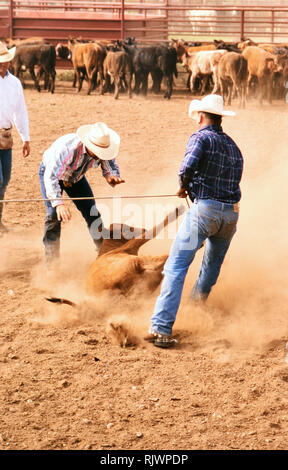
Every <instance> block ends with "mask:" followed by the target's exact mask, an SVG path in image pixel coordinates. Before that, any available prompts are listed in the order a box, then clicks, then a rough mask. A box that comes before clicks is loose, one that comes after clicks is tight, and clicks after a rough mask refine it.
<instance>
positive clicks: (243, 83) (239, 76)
mask: <svg viewBox="0 0 288 470" xmlns="http://www.w3.org/2000/svg"><path fill="white" fill-rule="evenodd" d="M217 75H218V80H219V83H220V91H221V95H222V96H223V99H224V102H226V100H225V98H226V92H228V97H227V104H228V105H230V104H231V99H232V93H233V89H234V91H237V93H238V96H239V99H240V103H239V106H240V107H241V108H245V105H246V89H247V78H248V70H247V60H246V59H245V58H244V57H243V56H242V55H241V54H239V53H238V52H227V54H225V55H223V56H222V57H221V59H220V60H219V63H218V68H217Z"/></svg>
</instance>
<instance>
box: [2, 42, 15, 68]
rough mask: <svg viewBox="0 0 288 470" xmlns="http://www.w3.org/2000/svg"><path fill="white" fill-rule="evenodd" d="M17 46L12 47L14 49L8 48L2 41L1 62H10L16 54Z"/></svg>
mask: <svg viewBox="0 0 288 470" xmlns="http://www.w3.org/2000/svg"><path fill="white" fill-rule="evenodd" d="M15 51H16V47H12V49H7V47H6V46H5V44H3V42H1V41H0V64H2V63H4V62H10V61H11V60H12V59H13V58H14V55H15Z"/></svg>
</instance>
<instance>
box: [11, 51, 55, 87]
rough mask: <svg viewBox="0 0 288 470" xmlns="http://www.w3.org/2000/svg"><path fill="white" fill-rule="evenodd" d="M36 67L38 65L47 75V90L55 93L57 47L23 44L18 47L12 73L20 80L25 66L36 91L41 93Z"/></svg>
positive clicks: (12, 64)
mask: <svg viewBox="0 0 288 470" xmlns="http://www.w3.org/2000/svg"><path fill="white" fill-rule="evenodd" d="M35 65H38V66H39V67H40V70H41V72H44V73H45V88H48V90H49V91H51V93H54V89H55V76H56V71H55V65H56V52H55V47H54V46H52V45H51V44H35V45H27V44H23V45H20V46H18V47H16V52H15V56H14V59H13V60H12V62H11V70H12V72H14V73H15V75H16V77H18V78H19V74H20V70H21V67H23V66H24V67H25V68H26V69H28V70H29V72H30V75H31V77H32V79H33V81H34V84H35V87H36V89H37V90H38V91H40V85H39V81H38V78H37V77H36V75H35V72H34V67H35Z"/></svg>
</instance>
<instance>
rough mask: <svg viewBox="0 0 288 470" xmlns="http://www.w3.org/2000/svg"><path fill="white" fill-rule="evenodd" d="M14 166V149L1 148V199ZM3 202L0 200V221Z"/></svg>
mask: <svg viewBox="0 0 288 470" xmlns="http://www.w3.org/2000/svg"><path fill="white" fill-rule="evenodd" d="M11 168H12V150H11V149H8V150H0V200H3V199H4V195H5V192H6V189H7V186H8V183H9V181H10V177H11ZM2 212H3V203H1V202H0V223H1V220H2Z"/></svg>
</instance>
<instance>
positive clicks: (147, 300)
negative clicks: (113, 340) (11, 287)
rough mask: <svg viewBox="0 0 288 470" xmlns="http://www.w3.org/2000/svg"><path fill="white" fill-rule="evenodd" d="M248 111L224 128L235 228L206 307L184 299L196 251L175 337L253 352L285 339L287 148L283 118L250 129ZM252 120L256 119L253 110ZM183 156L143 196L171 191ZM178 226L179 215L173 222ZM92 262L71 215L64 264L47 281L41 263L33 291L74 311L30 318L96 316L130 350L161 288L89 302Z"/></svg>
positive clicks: (154, 246) (152, 249) (161, 243)
mask: <svg viewBox="0 0 288 470" xmlns="http://www.w3.org/2000/svg"><path fill="white" fill-rule="evenodd" d="M247 113H248V111H241V112H239V116H238V118H237V120H236V118H235V120H234V121H233V120H232V119H231V120H229V121H228V120H227V121H224V123H223V127H224V130H225V131H226V132H227V133H228V134H230V135H231V136H232V137H233V138H234V140H235V141H236V142H237V144H238V145H239V147H240V148H241V150H242V152H243V156H244V160H245V168H244V174H243V179H242V184H241V189H242V199H241V203H240V218H239V223H238V230H237V233H236V235H235V237H234V239H233V241H232V244H231V247H230V250H229V251H228V254H227V256H226V259H225V261H224V264H223V266H222V270H221V273H220V277H219V280H218V282H217V284H216V286H215V287H214V289H213V291H212V293H211V295H210V297H209V299H208V301H207V302H206V304H205V305H196V304H191V303H189V302H188V294H189V292H190V289H191V288H192V286H193V284H194V282H195V280H196V278H197V275H198V271H199V267H200V263H201V259H202V255H203V250H200V251H199V252H198V253H197V255H196V257H195V260H194V262H193V263H192V265H191V267H190V270H189V273H188V275H187V278H186V281H185V286H184V291H183V297H182V303H181V306H180V311H179V313H178V316H177V320H176V323H175V331H176V332H179V331H180V332H181V331H185V334H188V336H189V335H190V337H191V338H192V337H197V338H200V339H201V338H203V341H206V340H207V337H208V338H210V337H211V338H214V339H217V338H218V339H219V338H225V339H226V340H228V341H229V342H231V344H233V345H235V347H238V348H244V349H245V348H248V349H251V348H252V349H254V348H256V349H257V348H260V347H261V346H262V344H263V343H264V342H266V341H269V340H272V339H273V338H275V337H279V336H285V335H286V334H287V332H288V331H287V329H288V328H287V321H286V318H287V310H288V307H287V305H288V302H287V300H288V291H287V281H288V271H287V234H288V220H287V208H286V204H287V196H288V190H287V181H286V180H287V176H286V175H287V174H288V163H287V156H286V144H285V142H284V141H283V139H282V140H281V139H280V138H279V136H284V135H285V131H286V121H287V119H286V118H285V116H284V115H281V116H280V119H279V116H278V115H277V110H275V111H271V112H269V116H270V118H268V117H267V115H265V113H263V116H262V118H261V119H260V120H259V119H258V121H255V122H254V125H253V129H251V120H253V110H252V118H249V120H247ZM255 115H258V116H259V111H258V110H256V112H255ZM273 116H275V117H277V122H278V133H277V134H276V133H274V134H273V133H271V131H270V122H271V117H272V118H273ZM240 122H241V126H240V125H239V123H240ZM194 130H195V128H192V129H191V132H193V131H194ZM188 137H189V135H187V138H186V137H185V139H184V145H183V142H182V143H181V145H180V143H179V144H178V149H177V152H178V154H179V153H180V150H181V149H182V155H183V149H184V147H185V143H186V141H187V139H188ZM182 147H183V148H182ZM181 158H182V157H180V158H179V159H178V161H177V160H175V165H174V167H175V168H174V167H173V171H172V170H171V168H170V169H169V171H168V172H167V173H165V172H163V174H161V178H160V180H163V181H165V186H162V185H161V181H159V182H153V183H152V184H151V185H147V190H146V191H145V193H146V194H147V195H149V194H150V195H151V194H161V193H162V194H163V193H171V194H172V193H173V194H174V193H175V192H176V190H177V186H178V184H177V183H178V182H177V171H178V167H179V164H180V162H181ZM133 202H135V201H133ZM179 203H180V204H184V205H185V204H186V202H185V200H184V201H183V200H181V201H180V200H178V199H177V198H175V199H174V198H167V199H163V200H161V201H160V204H161V205H162V208H164V210H163V214H164V215H165V210H166V209H167V207H168V208H169V207H170V208H171V207H173V206H174V207H176V206H177V205H179ZM109 204H110V208H111V204H112V202H108V203H107V205H108V206H109ZM125 204H126V203H124V215H125V214H126V218H125V220H123V219H122V222H124V223H129V222H130V223H132V222H134V223H135V225H137V218H136V220H129V218H127V215H129V214H128V212H129V211H127V210H126V213H125ZM153 204H154V206H155V200H152V199H147V200H142V201H140V200H138V201H137V206H138V210H139V212H138V214H140V218H139V220H138V222H139V223H138V226H141V225H143V223H145V222H147V220H148V219H147V218H146V219H145V218H143V214H145V211H146V214H147V205H149V208H150V209H151V207H152V208H153ZM157 204H159V201H158V200H157ZM150 209H149V210H150ZM156 212H157V210H156ZM122 215H123V213H122ZM154 215H155V214H154ZM103 216H104V217H103V218H104V221H105V222H108V219H107V220H105V217H106V216H105V214H103ZM155 220H156V219H155V217H154V216H151V214H150V226H149V223H148V224H147V223H146V224H144V225H145V226H146V227H147V228H150V227H151V226H152V225H153V224H154V223H155ZM182 220H183V216H181V217H180V219H179V221H178V222H177V224H179V223H180V222H181V221H182ZM113 221H114V220H113ZM158 221H159V218H158V219H157V222H158ZM118 222H121V220H118ZM147 225H148V226H147ZM177 226H178V225H177ZM176 232H177V227H176V229H175V227H174V233H175V234H176ZM172 238H173V237H171V236H170V237H169V236H167V232H165V237H164V238H163V239H160V240H157V239H156V240H151V241H149V242H148V243H147V244H146V245H144V246H143V247H142V248H141V252H140V253H141V254H146V255H147V254H150V255H155V254H157V255H160V254H164V253H168V252H169V249H170V246H171V243H172ZM64 240H65V242H64ZM41 249H42V248H41ZM71 253H73V256H71ZM41 256H42V255H41ZM39 257H40V248H39ZM95 257H96V252H95V250H94V246H93V244H92V243H91V240H90V235H89V233H88V231H87V229H86V227H85V224H83V221H82V220H81V216H80V215H79V214H77V213H75V214H74V215H73V220H72V222H71V223H70V224H69V225H67V226H66V227H63V234H62V263H61V266H60V268H59V269H58V270H57V273H54V275H53V276H52V277H51V278H50V279H47V278H46V277H45V279H44V278H43V276H41V275H40V273H41V270H42V268H43V265H41V264H40V265H38V266H36V267H35V268H34V271H33V273H32V278H31V279H32V280H31V285H32V286H33V287H35V288H39V289H40V290H41V289H42V291H43V292H44V291H45V293H47V294H48V295H53V296H59V297H64V298H68V299H69V300H72V301H74V302H76V303H77V305H78V307H77V309H76V310H71V307H69V306H60V307H55V306H54V305H47V304H45V305H44V303H43V310H42V313H41V314H40V315H38V316H37V315H36V316H35V320H37V321H43V322H52V323H53V322H59V321H89V322H90V321H91V322H93V321H94V320H95V318H98V319H101V320H103V321H104V322H106V323H107V328H108V330H109V331H110V333H111V331H112V330H113V329H114V332H115V331H116V330H117V331H116V333H115V335H116V337H117V335H118V333H119V325H122V326H123V331H124V333H123V331H122V333H123V335H122V336H121V335H120V336H121V339H119V341H118V342H119V343H120V344H121V345H123V344H124V343H125V344H126V345H127V344H128V343H129V341H130V340H128V339H129V338H130V339H131V338H132V339H131V341H130V342H131V343H134V344H135V343H137V342H139V341H141V339H140V338H142V336H143V335H144V334H145V333H146V331H147V329H148V326H149V318H150V317H151V315H152V313H153V308H154V304H155V300H156V297H157V294H158V292H159V289H158V291H157V292H155V293H154V294H153V295H152V296H151V295H149V296H148V295H147V293H146V292H139V291H138V292H136V293H134V294H132V295H131V296H130V297H129V298H123V297H121V296H119V295H118V294H117V293H116V294H114V293H109V294H107V293H106V294H105V295H103V294H101V295H100V294H99V295H96V296H95V298H91V297H89V296H87V293H86V292H85V286H84V279H85V274H86V272H87V269H88V267H89V265H90V264H91V263H92V261H93V260H94V259H95ZM38 310H39V309H38ZM123 312H124V313H123ZM111 325H112V327H111ZM120 329H121V328H120ZM117 332H118V333H117ZM112 335H113V331H112ZM115 335H114V336H115ZM123 338H124V340H123ZM125 338H126V339H125ZM127 338H128V339H127ZM136 338H138V339H136ZM125 344H124V345H125Z"/></svg>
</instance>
